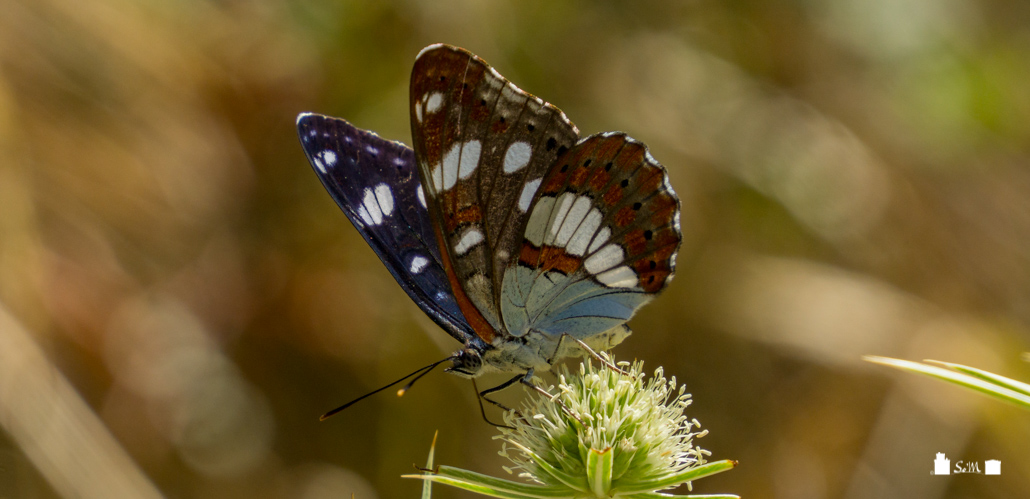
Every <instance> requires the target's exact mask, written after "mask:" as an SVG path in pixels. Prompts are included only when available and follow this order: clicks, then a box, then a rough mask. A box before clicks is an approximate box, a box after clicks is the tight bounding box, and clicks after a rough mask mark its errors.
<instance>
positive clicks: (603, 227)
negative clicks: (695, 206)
mask: <svg viewBox="0 0 1030 499" xmlns="http://www.w3.org/2000/svg"><path fill="white" fill-rule="evenodd" d="M680 240H681V235H680V229H679V200H678V198H677V197H676V195H675V193H674V192H673V191H672V188H671V186H670V185H669V182H668V175H667V174H666V171H665V169H664V167H662V166H661V165H660V164H659V163H658V162H657V161H655V160H654V158H653V157H651V155H650V153H648V151H647V148H646V147H645V146H644V145H643V144H641V143H639V142H636V141H634V140H633V139H630V138H629V137H627V136H626V135H625V134H621V133H605V134H599V135H594V136H591V137H588V138H586V139H584V140H583V141H581V142H580V143H578V144H576V145H575V146H574V147H573V148H572V149H570V150H569V151H568V152H566V153H565V154H563V155H562V156H561V157H560V158H558V161H557V163H556V164H555V165H554V168H552V169H551V171H550V172H549V173H548V175H547V176H545V177H544V180H543V182H542V184H541V186H540V189H539V190H538V192H537V197H536V199H535V200H534V201H533V205H532V207H531V208H530V217H529V220H528V223H527V225H526V228H525V238H524V241H523V243H522V245H521V248H520V254H519V258H518V261H517V264H515V265H513V266H512V268H511V269H510V271H509V272H508V273H507V274H506V276H505V281H504V286H503V289H502V295H503V297H502V314H503V316H504V318H505V327H506V328H507V330H508V331H510V332H511V333H512V334H514V335H517V336H520V335H521V334H522V332H523V331H528V330H530V329H534V330H539V331H544V332H548V333H552V334H561V333H562V332H569V333H570V334H573V335H574V336H577V337H581V338H589V337H591V336H593V335H596V334H599V333H602V332H604V331H607V330H609V329H610V328H614V327H616V326H619V325H621V324H622V323H624V322H625V321H626V320H628V319H629V318H630V316H632V314H633V312H635V310H636V309H637V308H639V307H640V306H641V305H643V304H644V303H646V302H647V301H648V300H650V298H651V297H653V295H654V294H656V293H658V292H659V291H661V290H662V289H663V288H664V287H665V285H666V283H667V282H668V281H669V280H670V279H671V277H672V274H673V271H674V269H675V259H676V251H677V250H678V248H679V245H680Z"/></svg>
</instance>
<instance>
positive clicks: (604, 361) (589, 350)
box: [547, 333, 629, 376]
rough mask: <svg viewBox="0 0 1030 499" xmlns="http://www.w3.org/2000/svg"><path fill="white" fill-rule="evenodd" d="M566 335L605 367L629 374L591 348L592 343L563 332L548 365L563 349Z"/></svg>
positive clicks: (552, 362) (551, 363) (548, 360)
mask: <svg viewBox="0 0 1030 499" xmlns="http://www.w3.org/2000/svg"><path fill="white" fill-rule="evenodd" d="M566 337H568V338H571V339H572V341H575V342H576V343H579V346H580V348H582V349H583V350H586V351H587V353H589V354H590V356H591V357H593V358H595V359H597V360H598V361H599V362H601V363H602V364H604V365H605V367H607V368H608V369H611V370H612V371H615V372H617V373H619V374H622V375H626V376H628V375H629V373H627V372H626V371H623V370H622V369H619V368H618V367H617V366H616V365H615V364H612V363H611V361H610V360H608V359H606V358H604V357H602V356H601V354H599V353H597V352H595V351H594V349H593V348H590V345H587V344H586V343H584V342H583V340H580V339H579V338H575V337H573V336H572V335H570V334H569V333H562V334H561V336H560V337H559V338H558V345H557V346H555V347H554V353H552V354H551V358H549V359H547V364H548V365H554V360H555V358H557V356H558V352H559V351H560V350H561V342H562V340H564V339H565V338H566Z"/></svg>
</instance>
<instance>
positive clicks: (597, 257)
mask: <svg viewBox="0 0 1030 499" xmlns="http://www.w3.org/2000/svg"><path fill="white" fill-rule="evenodd" d="M625 258H626V252H625V251H623V250H622V246H619V245H618V244H609V245H607V246H605V247H603V248H601V250H600V251H598V252H597V253H594V254H593V255H590V258H587V259H586V261H584V262H583V266H584V267H586V269H587V272H590V273H591V274H595V275H596V274H599V273H601V272H604V271H605V270H608V269H610V268H612V267H614V266H616V265H618V264H620V263H622V261H623V260H624V259H625Z"/></svg>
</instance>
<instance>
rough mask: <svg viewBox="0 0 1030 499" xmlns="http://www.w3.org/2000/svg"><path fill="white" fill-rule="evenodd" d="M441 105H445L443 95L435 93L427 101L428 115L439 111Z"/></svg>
mask: <svg viewBox="0 0 1030 499" xmlns="http://www.w3.org/2000/svg"><path fill="white" fill-rule="evenodd" d="M441 105H443V94H441V93H440V92H433V94H432V95H430V96H429V98H428V99H426V114H429V113H435V112H437V111H439V110H440V106H441Z"/></svg>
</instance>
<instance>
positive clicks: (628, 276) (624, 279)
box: [597, 265, 637, 288]
mask: <svg viewBox="0 0 1030 499" xmlns="http://www.w3.org/2000/svg"><path fill="white" fill-rule="evenodd" d="M597 280H598V281H600V282H601V284H604V285H605V286H608V287H610V288H632V287H633V286H636V285H637V273H636V272H633V269H631V268H629V267H627V266H626V265H622V266H620V267H616V268H614V269H611V270H609V271H607V272H604V273H602V274H598V276H597Z"/></svg>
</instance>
